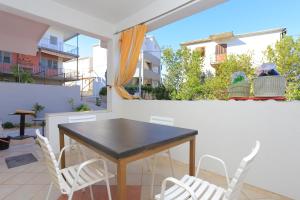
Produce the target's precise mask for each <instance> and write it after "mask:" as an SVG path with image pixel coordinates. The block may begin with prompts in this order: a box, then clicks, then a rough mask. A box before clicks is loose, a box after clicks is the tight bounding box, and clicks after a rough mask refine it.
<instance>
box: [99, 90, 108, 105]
mask: <svg viewBox="0 0 300 200" xmlns="http://www.w3.org/2000/svg"><path fill="white" fill-rule="evenodd" d="M99 96H100V97H101V102H103V103H106V102H107V88H106V87H102V88H101V90H100V92H99Z"/></svg>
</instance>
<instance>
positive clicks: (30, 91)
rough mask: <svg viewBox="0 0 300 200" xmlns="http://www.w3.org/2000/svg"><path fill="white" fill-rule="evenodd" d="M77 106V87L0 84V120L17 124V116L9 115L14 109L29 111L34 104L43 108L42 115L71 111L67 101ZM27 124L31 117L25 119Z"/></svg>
mask: <svg viewBox="0 0 300 200" xmlns="http://www.w3.org/2000/svg"><path fill="white" fill-rule="evenodd" d="M71 98H72V99H73V100H74V104H75V105H77V104H78V103H79V102H80V88H79V86H73V87H64V86H59V85H41V84H25V83H10V82H0V120H2V121H3V122H6V121H10V122H13V123H17V122H19V120H20V117H19V116H15V115H10V113H14V112H15V111H16V109H23V110H31V109H32V106H33V105H34V104H35V103H39V104H40V105H42V106H44V107H45V108H44V110H43V111H42V112H41V113H39V114H38V115H39V116H38V117H43V115H44V113H57V112H69V111H72V108H71V105H70V104H69V103H68V100H69V99H71ZM26 119H27V122H32V121H31V120H32V117H26Z"/></svg>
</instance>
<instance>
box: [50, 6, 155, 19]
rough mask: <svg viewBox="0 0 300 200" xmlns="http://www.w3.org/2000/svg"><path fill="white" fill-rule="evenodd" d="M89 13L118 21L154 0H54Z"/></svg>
mask: <svg viewBox="0 0 300 200" xmlns="http://www.w3.org/2000/svg"><path fill="white" fill-rule="evenodd" d="M52 1H55V2H57V3H59V4H62V5H64V6H67V7H69V8H72V9H74V10H77V11H80V12H83V13H85V14H87V15H90V16H93V17H96V18H100V19H104V20H105V21H107V22H110V23H113V24H115V23H118V22H119V21H121V20H123V19H124V18H126V17H128V16H130V15H132V14H133V13H136V12H138V11H139V10H141V9H142V8H144V7H146V6H147V5H149V4H151V3H152V2H153V0H109V1H103V0H85V1H82V0H52Z"/></svg>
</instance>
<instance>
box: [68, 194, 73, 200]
mask: <svg viewBox="0 0 300 200" xmlns="http://www.w3.org/2000/svg"><path fill="white" fill-rule="evenodd" d="M72 198H73V192H72V193H71V194H69V195H68V200H72Z"/></svg>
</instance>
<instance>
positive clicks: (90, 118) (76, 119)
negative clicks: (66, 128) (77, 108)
mask: <svg viewBox="0 0 300 200" xmlns="http://www.w3.org/2000/svg"><path fill="white" fill-rule="evenodd" d="M96 119H97V117H96V115H74V116H70V117H69V123H76V122H92V121H96Z"/></svg>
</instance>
